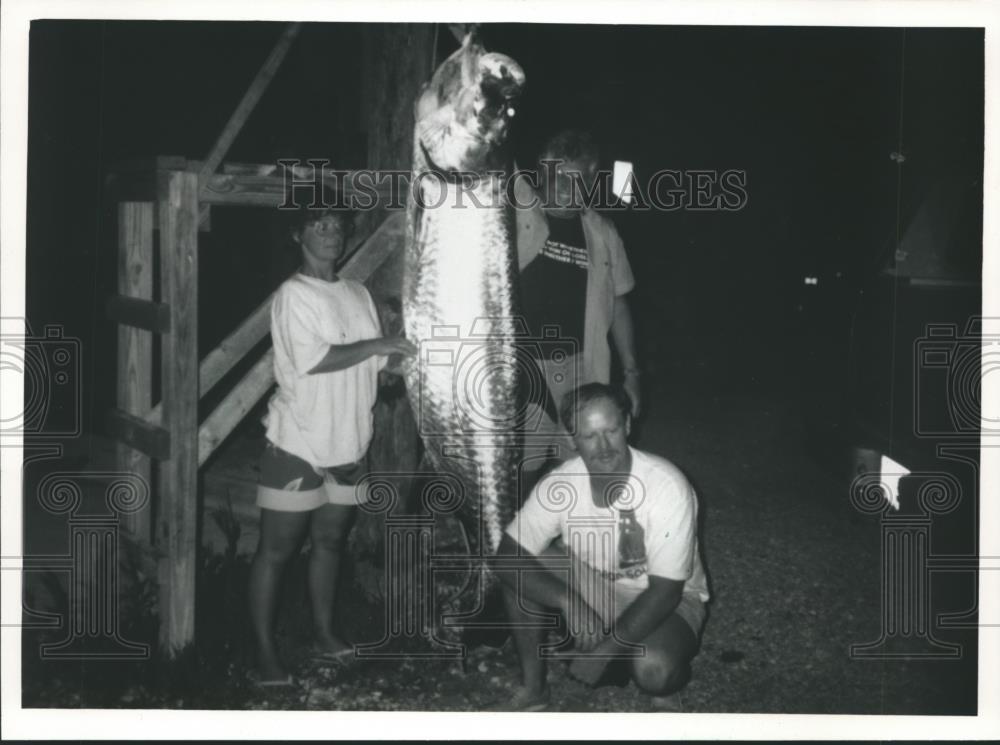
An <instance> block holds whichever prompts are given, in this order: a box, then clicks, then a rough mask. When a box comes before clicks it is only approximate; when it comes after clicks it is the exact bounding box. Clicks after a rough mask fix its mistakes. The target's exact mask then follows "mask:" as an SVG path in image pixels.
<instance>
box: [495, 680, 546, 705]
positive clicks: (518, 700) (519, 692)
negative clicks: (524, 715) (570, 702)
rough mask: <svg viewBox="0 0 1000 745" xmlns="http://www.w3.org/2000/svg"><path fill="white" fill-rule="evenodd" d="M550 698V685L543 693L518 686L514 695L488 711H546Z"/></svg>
mask: <svg viewBox="0 0 1000 745" xmlns="http://www.w3.org/2000/svg"><path fill="white" fill-rule="evenodd" d="M550 698H551V696H550V694H549V688H548V686H546V687H545V688H544V689H543V690H542V692H541V693H531V692H530V691H529V690H528V689H527V688H525V687H524V686H518V687H517V688H515V689H514V695H513V696H511V697H510V698H509V699H506V700H504V701H500V702H498V703H496V704H493V705H492V706H490V707H489V708H488V709H487V711H545V710H546V709H547V708H549V703H550Z"/></svg>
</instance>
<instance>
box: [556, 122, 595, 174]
mask: <svg viewBox="0 0 1000 745" xmlns="http://www.w3.org/2000/svg"><path fill="white" fill-rule="evenodd" d="M600 156H601V152H600V149H599V148H598V147H597V141H596V140H594V138H593V137H592V136H591V134H590V133H589V132H584V131H583V130H580V129H564V130H563V131H561V132H557V133H556V134H554V135H553V136H552V137H550V138H549V139H548V140H546V142H545V145H544V146H543V147H542V157H543V158H545V157H548V158H555V159H562V160H565V161H570V162H577V163H587V164H590V165H592V166H593V167H595V168H596V167H597V164H598V161H599V159H600Z"/></svg>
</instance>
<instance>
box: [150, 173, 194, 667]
mask: <svg viewBox="0 0 1000 745" xmlns="http://www.w3.org/2000/svg"><path fill="white" fill-rule="evenodd" d="M158 217H159V222H160V266H161V272H160V274H161V283H162V287H161V297H162V299H163V301H164V302H165V303H167V304H168V305H169V306H170V309H171V333H170V334H168V335H166V336H163V337H162V348H161V358H162V372H161V376H160V377H161V388H162V394H163V395H162V398H163V428H164V429H165V430H166V431H167V432H168V433H169V436H170V446H171V453H170V458H169V460H166V461H163V462H162V463H161V464H160V468H159V475H160V479H159V486H160V488H159V490H158V496H159V504H158V505H157V506H158V510H157V529H156V542H157V549H158V554H159V556H160V557H161V558H160V566H159V580H160V639H159V640H160V648H161V649H162V651H163V653H164V654H165V655H166V656H167V657H172V656H175V655H177V654H179V653H180V652H181V651H183V650H184V649H185V648H187V647H188V646H189V645H190V644H191V643H192V642H193V641H194V619H195V614H194V604H195V566H196V564H195V562H196V558H195V555H196V552H197V548H198V546H197V539H196V535H197V521H198V508H197V505H198V499H197V487H198V443H197V439H196V438H195V436H194V433H195V432H197V431H198V175H197V174H196V173H191V172H185V171H171V172H162V173H161V174H160V179H159V209H158Z"/></svg>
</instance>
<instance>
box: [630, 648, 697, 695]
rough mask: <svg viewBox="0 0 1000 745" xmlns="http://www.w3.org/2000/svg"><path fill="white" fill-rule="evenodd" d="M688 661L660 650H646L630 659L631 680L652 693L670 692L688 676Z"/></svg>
mask: <svg viewBox="0 0 1000 745" xmlns="http://www.w3.org/2000/svg"><path fill="white" fill-rule="evenodd" d="M690 672H691V665H690V661H689V660H686V659H681V658H678V657H674V656H673V655H670V654H667V653H665V652H662V651H654V650H648V649H647V651H646V654H645V655H644V656H643V657H638V658H636V659H635V660H633V661H632V680H634V681H635V684H636V685H637V686H639V688H641V689H642V690H643V691H645V692H646V693H649V694H652V695H661V694H665V693H672V692H673V691H676V690H679V689H681V688H683V686H684V684H685V683H686V682H687V679H688V677H689V676H690Z"/></svg>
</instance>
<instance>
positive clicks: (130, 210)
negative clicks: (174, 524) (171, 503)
mask: <svg viewBox="0 0 1000 745" xmlns="http://www.w3.org/2000/svg"><path fill="white" fill-rule="evenodd" d="M118 293H119V294H120V295H126V296H129V297H134V298H139V299H141V300H152V299H153V203H152V202H121V203H120V204H119V205H118ZM117 380H118V408H119V409H121V410H122V411H124V412H126V413H128V414H132V415H134V416H145V415H146V413H147V412H148V411H149V408H150V406H152V404H153V401H152V391H153V334H152V333H151V332H149V331H144V330H142V329H139V328H135V327H134V326H126V325H124V324H121V325H119V326H118V378H117ZM116 447H117V463H118V470H119V471H122V472H125V473H132V474H135V476H136V477H137V478H139V479H141V480H143V481H145V482H146V483H147V484H149V480H150V474H151V470H150V462H149V456H147V455H144V454H143V453H141V452H139V451H138V450H135V449H133V448H131V447H129V446H128V445H125V444H122V443H118V444H117V446H116ZM149 485H150V487H152V485H151V484H149ZM149 493H150V494H152V493H153V489H152V488H150V490H149ZM151 515H152V506H151V504H149V503H147V505H146V506H145V507H143V508H142V509H141V510H139V511H137V512H134V513H131V514H126V515H125V516H124V520H123V524H124V526H125V529H126V530H127V531H128V532H129V533H130V534H131V536H132V537H133V538H134V539H135V540H137V541H139V542H140V543H141V544H143V545H149V543H150V542H151V541H152V539H153V535H152V532H151V520H150V516H151Z"/></svg>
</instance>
